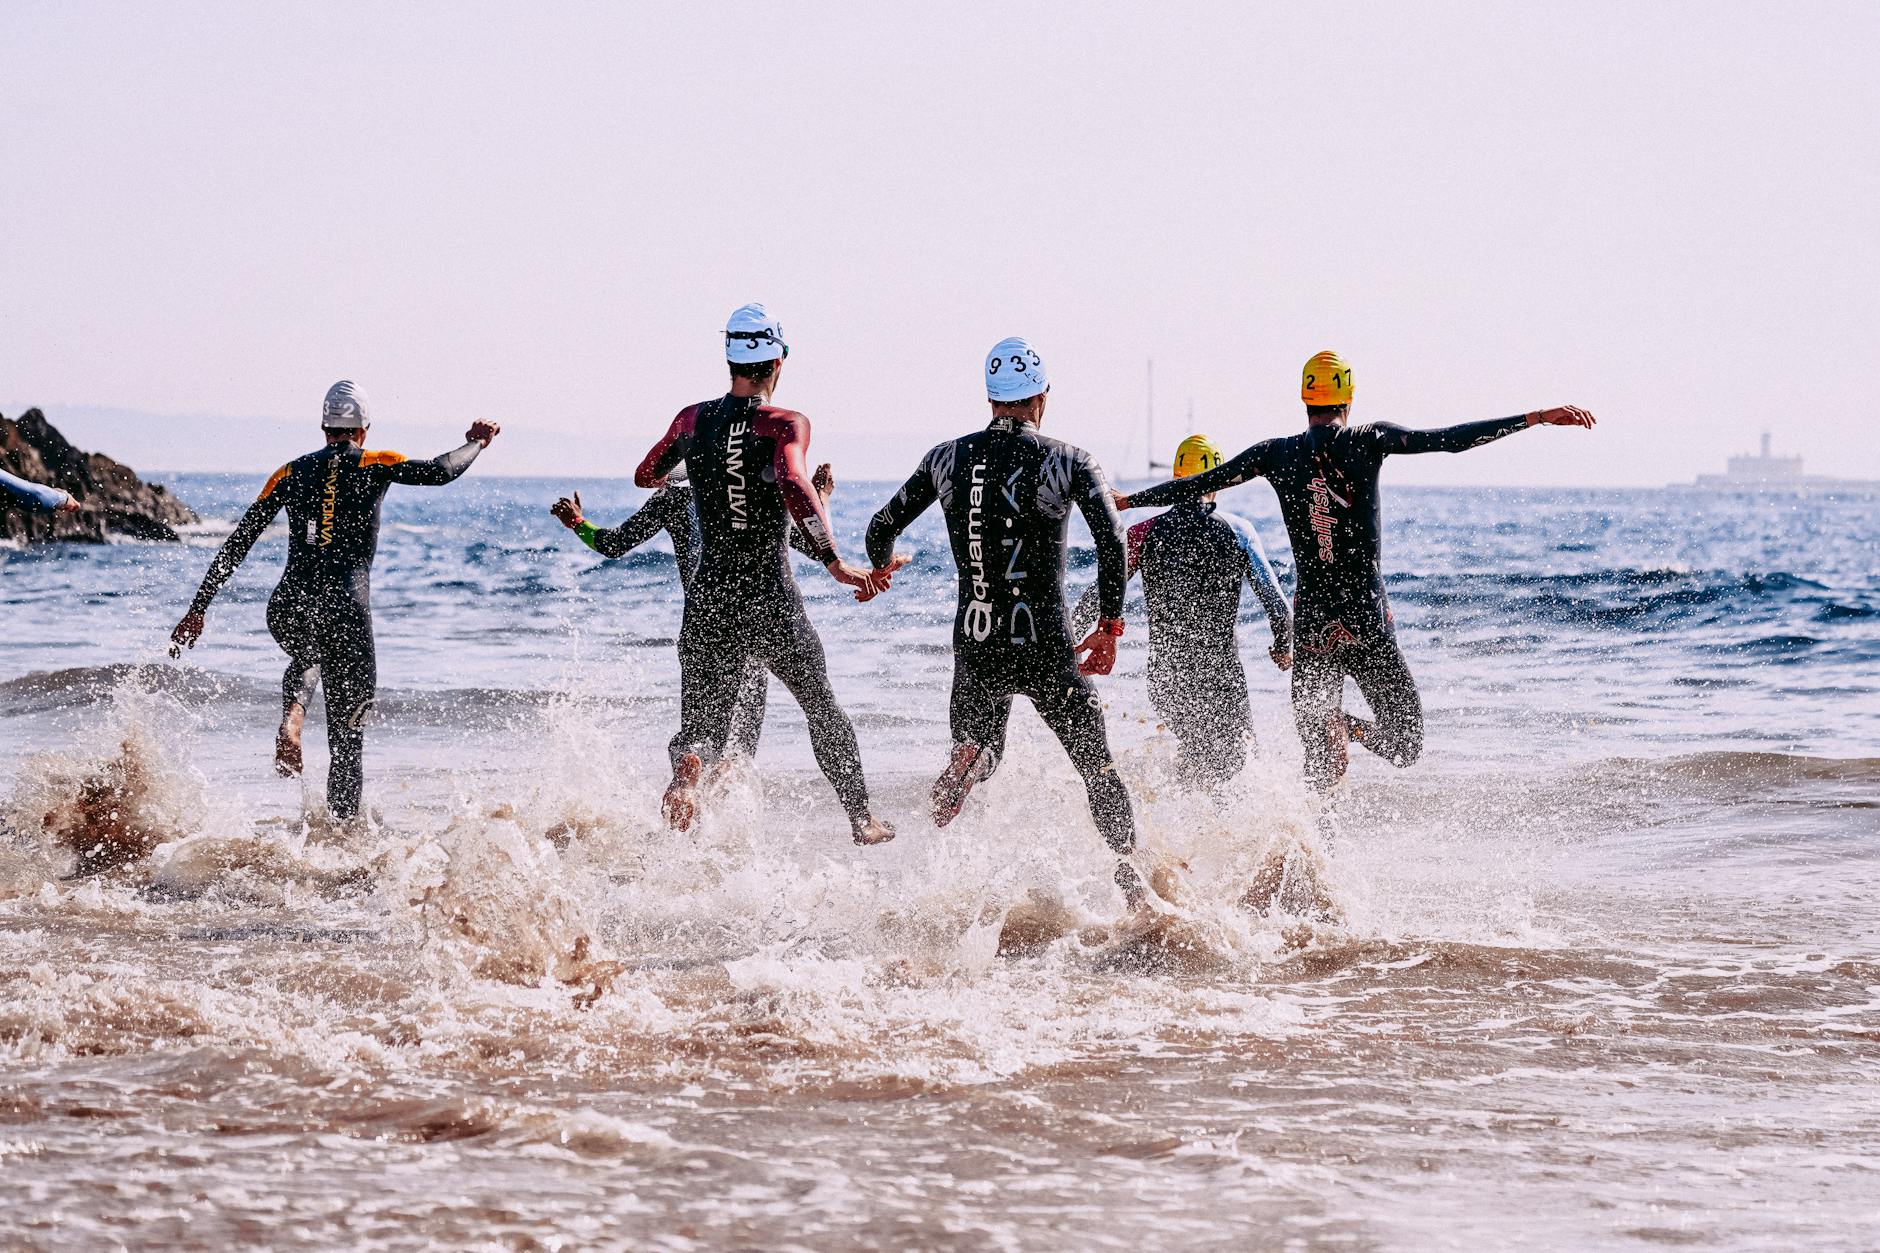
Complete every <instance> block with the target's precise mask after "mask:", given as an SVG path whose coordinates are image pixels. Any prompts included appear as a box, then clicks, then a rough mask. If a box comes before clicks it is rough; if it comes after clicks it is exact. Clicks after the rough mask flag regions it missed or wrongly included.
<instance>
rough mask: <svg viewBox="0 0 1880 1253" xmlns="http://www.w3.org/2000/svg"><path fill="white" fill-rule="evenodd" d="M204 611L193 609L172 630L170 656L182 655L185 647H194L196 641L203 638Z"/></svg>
mask: <svg viewBox="0 0 1880 1253" xmlns="http://www.w3.org/2000/svg"><path fill="white" fill-rule="evenodd" d="M202 628H203V612H202V610H200V609H192V610H190V611H189V612H188V613H186V614H184V615H183V620H182V621H181V622H179V623H177V624H176V629H175V630H174V631H171V632H170V656H172V657H181V656H182V655H183V650H184V649H185V648H194V647H195V646H196V641H197V640H199V639H201V638H202Z"/></svg>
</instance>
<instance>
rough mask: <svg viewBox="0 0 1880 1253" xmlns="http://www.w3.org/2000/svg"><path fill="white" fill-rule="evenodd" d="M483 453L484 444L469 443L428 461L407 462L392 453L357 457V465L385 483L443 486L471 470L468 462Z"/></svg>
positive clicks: (370, 453) (412, 485)
mask: <svg viewBox="0 0 1880 1253" xmlns="http://www.w3.org/2000/svg"><path fill="white" fill-rule="evenodd" d="M482 451H483V445H482V444H479V443H478V442H477V441H475V440H470V441H469V442H468V443H466V444H465V445H464V446H463V447H462V448H453V449H451V450H450V451H449V452H447V453H445V454H444V455H443V456H441V457H433V458H431V459H430V460H429V461H410V460H407V459H406V458H405V457H404V456H402V455H400V454H399V453H395V452H368V453H362V454H360V457H359V464H360V465H361V466H362V467H364V468H365V469H368V470H371V471H372V472H373V473H375V474H378V475H381V476H383V478H384V481H385V482H387V483H404V484H406V485H408V486H411V487H442V486H444V484H446V483H454V482H456V481H457V480H458V479H460V478H462V477H463V472H464V471H465V470H468V469H469V468H470V463H471V462H473V461H475V460H476V459H477V454H478V453H480V452H482Z"/></svg>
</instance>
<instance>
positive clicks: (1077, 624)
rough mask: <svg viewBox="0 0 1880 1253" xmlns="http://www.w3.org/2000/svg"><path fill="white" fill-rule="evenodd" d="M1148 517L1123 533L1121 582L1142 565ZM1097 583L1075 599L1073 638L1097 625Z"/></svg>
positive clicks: (1148, 522) (1151, 520)
mask: <svg viewBox="0 0 1880 1253" xmlns="http://www.w3.org/2000/svg"><path fill="white" fill-rule="evenodd" d="M1154 521H1155V519H1154V518H1150V519H1148V520H1147V521H1144V522H1138V523H1137V524H1136V525H1135V526H1132V527H1130V528H1129V530H1128V531H1126V532H1124V533H1123V582H1124V584H1125V585H1127V584H1128V582H1129V581H1130V580H1131V579H1133V578H1135V577H1136V571H1137V569H1139V568H1140V567H1141V565H1142V540H1143V537H1144V536H1145V535H1147V534H1148V533H1149V524H1150V523H1152V522H1154ZM1098 591H1099V585H1098V584H1096V583H1092V584H1091V585H1090V586H1089V587H1087V588H1085V589H1084V594H1083V595H1082V596H1081V597H1079V598H1078V600H1077V608H1076V609H1074V610H1072V611H1071V637H1072V638H1073V639H1074V638H1076V637H1078V636H1081V635H1087V634H1089V632H1090V628H1091V627H1093V626H1095V625H1097V593H1098Z"/></svg>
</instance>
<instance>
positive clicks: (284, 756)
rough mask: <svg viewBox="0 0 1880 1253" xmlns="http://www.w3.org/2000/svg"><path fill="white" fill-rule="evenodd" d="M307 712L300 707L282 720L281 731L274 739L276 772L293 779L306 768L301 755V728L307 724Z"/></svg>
mask: <svg viewBox="0 0 1880 1253" xmlns="http://www.w3.org/2000/svg"><path fill="white" fill-rule="evenodd" d="M306 721H307V711H306V710H305V709H303V708H301V707H300V706H299V705H295V706H294V707H293V708H291V709H289V710H288V711H287V715H286V716H285V717H283V718H282V719H281V729H280V732H279V733H278V734H276V735H275V737H274V772H275V773H276V774H278V775H280V776H281V777H282V778H283V779H291V778H293V777H294V776H295V775H297V774H299V773H300V772H301V771H302V770H303V769H304V768H305V766H306V763H305V761H304V760H303V759H302V757H301V753H300V728H301V727H302V726H303V725H305V724H306Z"/></svg>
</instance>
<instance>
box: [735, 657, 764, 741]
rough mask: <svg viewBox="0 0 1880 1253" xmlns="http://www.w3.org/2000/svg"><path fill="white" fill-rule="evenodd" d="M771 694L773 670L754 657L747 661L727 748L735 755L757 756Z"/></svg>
mask: <svg viewBox="0 0 1880 1253" xmlns="http://www.w3.org/2000/svg"><path fill="white" fill-rule="evenodd" d="M769 696H770V672H769V671H768V670H766V669H765V668H764V663H763V662H761V661H759V660H757V659H756V658H755V657H753V658H751V659H750V660H749V661H748V662H747V663H745V668H744V681H743V682H742V683H740V684H739V685H738V696H737V700H736V702H735V703H734V704H733V705H732V709H731V731H730V734H729V735H728V736H727V737H726V740H725V751H726V752H728V753H730V754H731V755H733V756H735V757H755V756H756V755H757V741H758V738H759V737H760V736H762V735H763V733H764V707H765V705H766V703H767V701H768V699H769Z"/></svg>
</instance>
